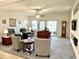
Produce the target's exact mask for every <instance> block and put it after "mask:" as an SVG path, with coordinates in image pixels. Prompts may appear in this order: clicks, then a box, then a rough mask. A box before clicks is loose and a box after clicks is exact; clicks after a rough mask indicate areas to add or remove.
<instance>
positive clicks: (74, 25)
mask: <svg viewBox="0 0 79 59" xmlns="http://www.w3.org/2000/svg"><path fill="white" fill-rule="evenodd" d="M72 30H74V31H75V30H76V20H72Z"/></svg>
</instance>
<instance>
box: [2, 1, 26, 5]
mask: <svg viewBox="0 0 79 59" xmlns="http://www.w3.org/2000/svg"><path fill="white" fill-rule="evenodd" d="M22 1H26V0H16V1H13V2H9V3H6V4H3V5H2V6H6V5H10V4H16V3H19V2H22Z"/></svg>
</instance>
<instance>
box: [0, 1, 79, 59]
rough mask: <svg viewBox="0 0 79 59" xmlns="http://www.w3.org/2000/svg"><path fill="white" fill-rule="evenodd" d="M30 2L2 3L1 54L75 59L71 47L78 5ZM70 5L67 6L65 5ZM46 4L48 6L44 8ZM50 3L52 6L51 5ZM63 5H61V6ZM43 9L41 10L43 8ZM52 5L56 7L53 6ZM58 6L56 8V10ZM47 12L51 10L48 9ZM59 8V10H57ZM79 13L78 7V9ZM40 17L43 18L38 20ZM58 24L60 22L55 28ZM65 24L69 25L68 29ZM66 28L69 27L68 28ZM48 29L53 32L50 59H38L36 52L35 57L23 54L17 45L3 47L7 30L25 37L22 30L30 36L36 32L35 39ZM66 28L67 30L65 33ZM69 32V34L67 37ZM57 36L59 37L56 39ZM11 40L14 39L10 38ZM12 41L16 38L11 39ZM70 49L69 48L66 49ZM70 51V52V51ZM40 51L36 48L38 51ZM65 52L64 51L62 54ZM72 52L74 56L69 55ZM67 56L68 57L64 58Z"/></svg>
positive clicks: (35, 58) (29, 58) (0, 12)
mask: <svg viewBox="0 0 79 59" xmlns="http://www.w3.org/2000/svg"><path fill="white" fill-rule="evenodd" d="M71 1H72V0H70V1H68V0H67V1H65V0H61V1H57V0H56V1H55V0H54V1H52V0H50V1H49V2H48V1H47V0H46V1H39V2H40V3H38V4H37V3H36V2H38V1H36V0H35V1H32V2H31V1H26V0H23V1H22V0H14V1H13V0H11V1H5V3H4V2H3V1H1V2H0V3H1V4H0V6H1V7H0V8H1V9H0V27H1V29H0V47H1V49H0V50H1V51H6V52H9V53H11V54H15V55H18V56H21V57H24V58H27V59H39V58H40V59H44V58H45V59H53V58H54V59H63V58H64V57H65V58H66V57H67V56H68V55H69V56H68V57H67V59H70V58H71V59H75V55H74V51H73V49H72V46H71V45H70V44H71V43H70V40H69V39H70V36H71V34H70V33H71V30H70V27H71V23H70V21H71V10H72V8H73V9H74V8H75V7H74V5H75V4H78V3H77V2H78V1H75V0H73V1H72V2H71ZM65 2H66V3H65ZM44 3H45V4H46V5H44ZM47 3H48V4H47ZM57 3H59V4H57ZM39 5H40V6H39ZM50 5H52V6H50ZM55 5H56V6H55ZM46 8H47V9H46ZM53 8H55V9H53ZM77 9H78V7H77ZM37 15H39V18H36V16H37ZM54 22H56V23H55V24H54ZM64 24H65V25H64ZM64 26H65V27H64ZM45 27H47V29H48V30H49V31H50V32H51V34H52V35H51V44H50V46H51V47H50V48H51V50H50V49H49V50H50V52H51V53H50V58H48V57H42V56H36V54H35V51H34V52H33V53H31V54H29V53H28V52H25V53H23V50H21V51H20V52H18V51H16V50H14V49H13V46H12V44H13V42H12V43H11V44H10V45H8V46H6V45H4V44H2V37H3V36H4V35H5V30H8V29H14V31H15V34H16V35H21V34H22V33H21V32H20V29H21V28H25V29H26V32H29V31H30V30H33V31H34V36H33V37H34V38H35V37H37V35H36V34H37V32H39V31H41V30H44V29H45ZM64 28H65V29H64ZM64 32H65V34H63V33H64ZM53 34H55V36H54V35H53ZM10 36H11V35H10ZM11 39H12V38H11ZM66 45H68V46H66ZM66 47H67V48H66ZM34 48H36V47H34ZM62 49H63V51H62ZM66 50H67V51H68V52H67V51H66ZM69 52H70V53H69ZM64 53H65V55H63V54H64Z"/></svg>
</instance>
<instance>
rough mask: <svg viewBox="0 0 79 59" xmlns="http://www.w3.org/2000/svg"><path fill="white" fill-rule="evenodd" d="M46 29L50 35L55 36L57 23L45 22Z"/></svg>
mask: <svg viewBox="0 0 79 59" xmlns="http://www.w3.org/2000/svg"><path fill="white" fill-rule="evenodd" d="M46 27H47V28H48V30H49V31H50V32H51V33H52V35H53V34H55V33H56V29H57V21H47V22H46Z"/></svg>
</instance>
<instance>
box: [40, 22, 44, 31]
mask: <svg viewBox="0 0 79 59" xmlns="http://www.w3.org/2000/svg"><path fill="white" fill-rule="evenodd" d="M39 29H40V30H44V29H45V21H40V22H39Z"/></svg>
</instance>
